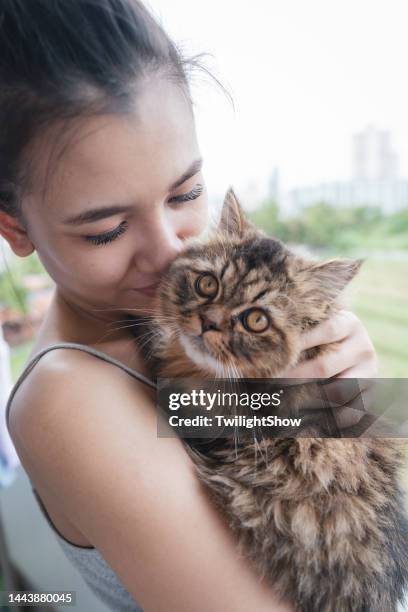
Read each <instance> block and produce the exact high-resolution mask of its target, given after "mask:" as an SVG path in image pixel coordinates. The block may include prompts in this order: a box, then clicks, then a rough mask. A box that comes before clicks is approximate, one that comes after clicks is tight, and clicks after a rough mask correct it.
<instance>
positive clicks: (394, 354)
mask: <svg viewBox="0 0 408 612" xmlns="http://www.w3.org/2000/svg"><path fill="white" fill-rule="evenodd" d="M407 270H408V261H401V260H390V259H386V260H384V259H377V258H375V257H374V256H373V257H372V258H368V259H367V260H366V261H365V262H364V264H363V266H362V268H361V270H360V273H359V274H358V276H357V277H356V278H355V279H354V280H353V283H352V286H351V288H350V289H351V293H350V296H351V302H350V306H351V308H352V310H353V311H354V312H355V313H356V314H357V315H358V316H359V317H360V319H361V320H362V321H363V323H364V325H365V327H366V329H367V331H368V333H369V335H370V338H371V340H372V341H373V344H374V346H375V348H376V351H377V354H378V358H379V370H380V372H379V374H380V377H384V378H406V377H408V274H407ZM407 418H408V413H407Z"/></svg>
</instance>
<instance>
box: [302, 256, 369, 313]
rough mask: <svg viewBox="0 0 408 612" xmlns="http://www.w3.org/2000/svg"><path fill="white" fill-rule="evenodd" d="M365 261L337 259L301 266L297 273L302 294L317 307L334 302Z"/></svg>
mask: <svg viewBox="0 0 408 612" xmlns="http://www.w3.org/2000/svg"><path fill="white" fill-rule="evenodd" d="M363 262H364V259H346V258H336V259H331V260H329V261H324V262H318V263H310V264H308V265H306V266H305V264H304V263H303V266H302V265H300V266H299V267H298V269H297V272H296V278H297V286H298V288H299V289H300V293H301V294H302V296H303V297H304V298H305V299H306V301H308V302H309V301H311V302H312V303H314V304H315V305H317V304H318V303H321V304H322V305H324V304H327V303H331V302H333V301H334V300H335V299H336V298H337V297H338V296H339V295H340V293H341V292H342V291H343V289H345V287H346V286H347V285H348V284H349V282H350V281H351V280H352V279H353V278H354V277H355V275H356V274H357V272H358V271H359V269H360V267H361V265H362V263H363Z"/></svg>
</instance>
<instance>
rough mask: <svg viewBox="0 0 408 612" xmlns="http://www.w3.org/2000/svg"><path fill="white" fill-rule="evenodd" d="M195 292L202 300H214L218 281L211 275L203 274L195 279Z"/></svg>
mask: <svg viewBox="0 0 408 612" xmlns="http://www.w3.org/2000/svg"><path fill="white" fill-rule="evenodd" d="M195 290H196V291H197V293H198V295H199V296H200V297H203V298H214V297H215V296H216V295H217V292H218V280H217V279H216V278H215V276H214V275H213V274H210V273H209V272H203V273H202V274H200V276H198V277H197V280H196V282H195Z"/></svg>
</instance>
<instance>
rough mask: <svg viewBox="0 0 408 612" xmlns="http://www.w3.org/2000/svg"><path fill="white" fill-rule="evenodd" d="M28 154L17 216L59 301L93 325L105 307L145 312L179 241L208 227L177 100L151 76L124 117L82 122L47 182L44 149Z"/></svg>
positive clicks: (188, 131) (196, 156)
mask: <svg viewBox="0 0 408 612" xmlns="http://www.w3.org/2000/svg"><path fill="white" fill-rule="evenodd" d="M51 146H52V144H51V142H50V147H51ZM34 149H36V150H35V156H36V157H35V158H34V163H35V168H36V177H35V182H36V185H35V188H34V189H33V192H32V193H30V195H27V196H26V198H24V200H23V216H24V219H25V221H26V225H27V230H28V235H29V238H30V240H31V242H32V243H33V245H34V246H35V248H36V250H37V252H38V254H39V257H40V259H41V261H42V262H43V264H44V266H45V268H46V269H47V271H48V273H49V274H50V276H51V277H52V278H53V280H54V281H55V283H56V284H57V286H58V290H59V292H60V294H61V295H62V296H63V297H64V298H65V299H66V300H68V301H69V302H71V304H72V305H76V306H78V307H80V308H84V309H86V310H87V311H88V312H89V313H90V314H91V311H92V314H95V316H97V317H102V318H112V315H114V316H116V317H118V316H120V311H118V310H117V311H116V312H114V311H113V309H122V310H126V309H129V311H131V310H132V309H136V310H137V309H140V310H141V311H143V310H148V309H149V308H151V306H152V297H153V296H154V293H155V285H157V283H158V281H159V278H160V276H161V274H162V273H163V272H165V270H166V267H167V266H168V265H169V263H170V262H171V261H172V260H173V259H174V257H175V256H176V255H177V253H178V251H179V250H180V248H181V247H182V244H183V241H184V240H186V238H188V237H191V236H196V235H198V234H200V233H201V232H202V231H203V230H204V229H205V227H206V224H207V195H206V189H205V185H204V179H203V176H202V174H201V159H200V151H199V148H198V144H197V139H196V133H195V127H194V120H193V116H192V111H191V107H190V105H189V102H188V101H187V99H186V97H185V95H183V93H182V92H181V91H180V89H179V88H178V87H177V86H175V85H174V84H171V83H168V82H166V81H165V80H161V79H158V78H156V79H152V80H150V81H149V82H148V83H147V84H146V85H145V86H144V87H143V88H142V90H141V91H140V93H139V95H138V97H137V100H136V104H135V112H134V113H132V114H131V115H103V116H99V117H94V118H90V119H87V120H86V121H83V122H82V123H81V124H80V125H79V128H78V129H77V130H76V131H75V135H74V137H73V138H72V140H70V141H69V145H68V147H67V148H66V149H65V150H64V152H63V154H62V156H61V158H60V159H59V160H58V161H57V162H56V163H53V159H51V163H52V174H51V176H50V177H48V178H47V181H46V183H44V181H45V175H46V170H47V163H48V161H49V155H50V152H51V148H48V145H45V144H44V143H42V145H40V147H38V146H34V148H33V150H34ZM51 154H52V155H55V151H53V152H52V153H51ZM44 184H45V185H46V191H45V193H44V194H42V193H41V189H42V186H43V185H44Z"/></svg>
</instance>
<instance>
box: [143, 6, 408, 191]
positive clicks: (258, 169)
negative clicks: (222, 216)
mask: <svg viewBox="0 0 408 612" xmlns="http://www.w3.org/2000/svg"><path fill="white" fill-rule="evenodd" d="M146 4H148V5H149V6H150V8H151V9H152V10H153V12H154V13H155V15H156V16H157V17H159V19H160V20H161V22H162V24H163V25H164V27H165V28H166V30H167V31H168V32H169V34H170V35H171V36H172V37H173V38H174V39H175V40H176V42H177V43H179V44H181V45H182V47H183V48H184V49H185V50H186V52H187V53H199V52H207V53H210V54H211V55H212V57H210V58H209V59H208V60H207V64H206V65H207V66H208V67H209V68H210V69H211V70H212V71H213V72H214V73H215V75H216V76H217V77H218V78H219V80H220V81H221V82H222V84H223V85H224V86H225V87H227V89H228V90H229V91H230V93H231V95H232V96H233V100H234V107H233V106H232V105H231V103H230V102H229V101H228V98H227V97H226V96H225V95H224V94H223V93H222V91H221V90H220V89H219V88H217V86H216V85H214V84H212V82H211V80H210V79H208V78H205V77H204V76H199V75H197V78H196V79H195V80H194V83H195V84H194V85H193V94H194V98H195V103H196V117H197V126H198V134H199V139H200V145H201V150H202V153H203V156H204V160H205V167H204V168H205V173H206V179H207V185H208V188H209V192H210V194H220V193H222V192H223V191H224V189H226V187H228V185H230V184H232V185H234V187H235V188H236V189H237V190H238V193H239V192H240V190H241V193H242V192H245V191H246V190H248V188H249V187H251V189H257V190H258V191H259V192H260V193H262V192H263V191H264V190H265V189H266V188H267V185H268V181H269V179H270V176H271V173H272V171H273V168H274V167H275V166H277V167H278V168H279V178H280V184H281V188H282V190H284V191H285V190H288V189H291V188H294V187H300V186H306V185H312V184H315V183H319V182H323V181H330V180H336V179H347V178H349V177H350V175H351V141H352V135H353V133H355V132H358V131H361V130H363V129H364V128H366V127H367V125H369V124H373V125H374V126H376V127H378V128H379V129H385V130H389V131H390V132H391V133H392V137H393V143H394V147H395V149H396V150H397V152H398V154H399V158H400V163H399V168H400V175H401V176H403V177H408V83H407V70H406V63H407V60H408V35H407V30H406V26H407V20H408V2H407V1H406V0H307V1H305V0H251V1H243V0H205V1H204V0H201V1H197V0H148V1H147V2H146Z"/></svg>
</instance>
